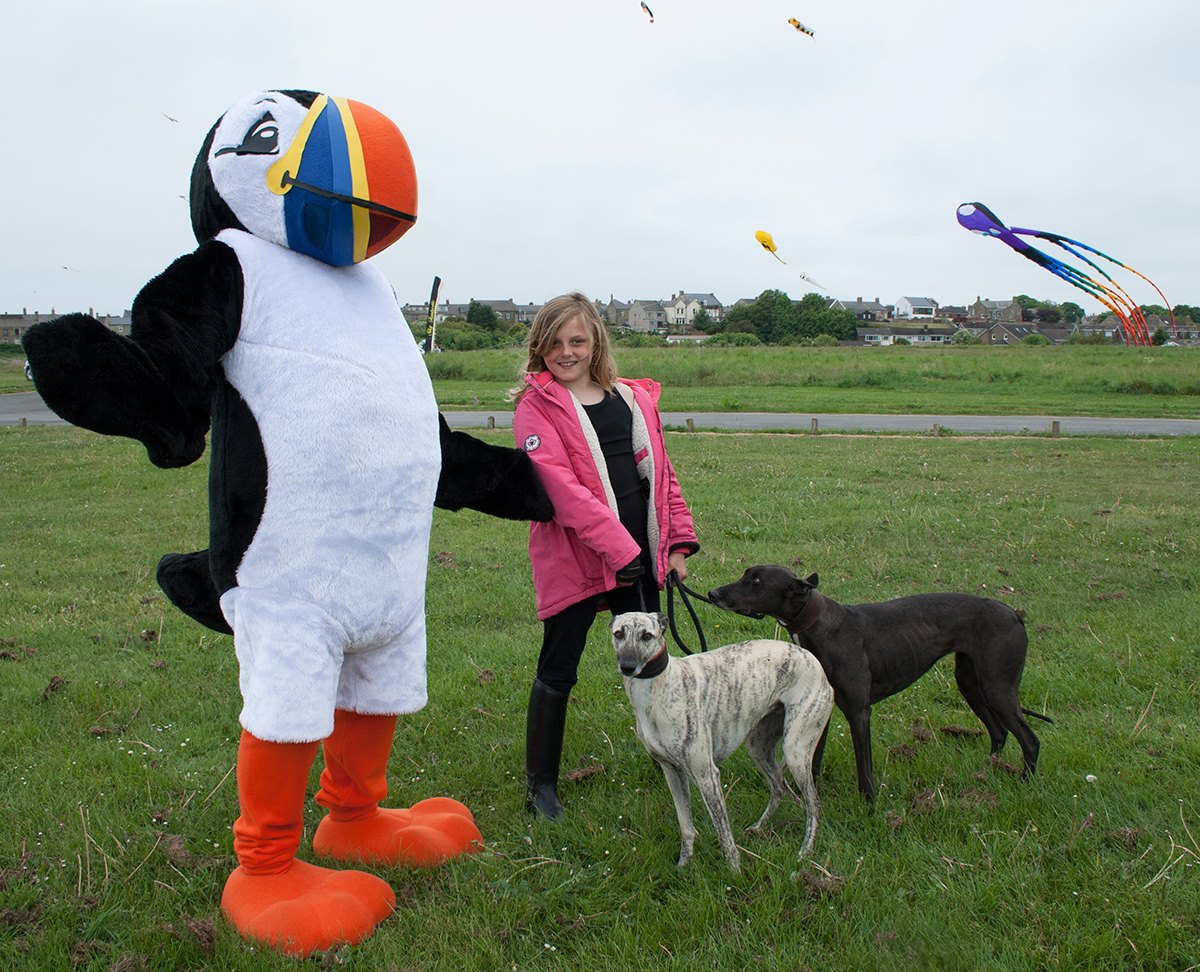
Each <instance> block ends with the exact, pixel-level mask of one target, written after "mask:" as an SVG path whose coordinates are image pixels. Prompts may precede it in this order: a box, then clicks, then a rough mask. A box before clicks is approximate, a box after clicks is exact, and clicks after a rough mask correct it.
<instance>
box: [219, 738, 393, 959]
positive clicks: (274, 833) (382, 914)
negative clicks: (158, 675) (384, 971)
mask: <svg viewBox="0 0 1200 972" xmlns="http://www.w3.org/2000/svg"><path fill="white" fill-rule="evenodd" d="M316 755H317V744H316V743H315V742H312V743H270V742H264V741H263V740H261V739H258V738H257V737H255V736H252V735H250V733H248V732H246V731H244V730H243V732H242V738H241V743H240V744H239V746H238V762H237V780H238V799H239V801H240V803H241V816H240V817H238V820H237V822H236V823H235V824H234V825H233V849H234V851H235V852H236V854H237V858H238V865H239V866H238V868H237V870H235V871H234V872H233V873H232V874H231V875H230V876H229V880H228V881H226V882H225V891H224V893H223V894H222V895H221V910H222V911H223V912H224V914H225V917H226V918H227V919H229V921H230V922H231V923H232V924H233V926H234V927H235V928H236V929H237V930H238V932H239V933H241V935H242V936H243V937H245V938H252V939H257V940H258V941H260V942H262V943H263V944H265V945H268V946H270V947H271V948H274V949H276V950H277V951H280V952H284V953H286V954H288V955H293V956H299V957H304V956H307V955H309V954H310V953H311V952H316V951H322V950H324V949H327V948H329V947H331V946H332V945H335V944H338V943H341V942H349V943H354V942H359V941H362V939H364V938H366V937H367V936H368V935H370V934H371V933H372V932H373V931H374V930H375V926H376V925H378V924H379V923H380V922H381V921H383V919H384V918H386V917H387V916H388V915H390V914H391V913H392V910H393V909H394V908H395V905H396V896H395V894H394V893H393V892H392V889H391V887H390V886H389V885H388V883H387V882H386V881H383V880H381V879H380V878H377V877H375V876H374V875H373V874H364V873H363V872H362V871H331V870H329V869H328V868H324V867H316V866H315V865H312V864H306V863H305V862H303V861H298V860H296V858H295V854H296V849H297V848H298V847H299V846H300V837H301V834H302V832H303V829H304V798H305V793H306V791H307V789H308V772H309V770H310V769H311V768H312V764H313V760H314V759H315V758H316Z"/></svg>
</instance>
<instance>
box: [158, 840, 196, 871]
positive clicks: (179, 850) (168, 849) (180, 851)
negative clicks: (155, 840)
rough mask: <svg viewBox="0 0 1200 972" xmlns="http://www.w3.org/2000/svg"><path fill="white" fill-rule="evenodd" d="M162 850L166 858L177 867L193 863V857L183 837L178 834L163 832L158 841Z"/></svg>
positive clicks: (188, 865)
mask: <svg viewBox="0 0 1200 972" xmlns="http://www.w3.org/2000/svg"><path fill="white" fill-rule="evenodd" d="M159 846H160V847H161V848H162V852H163V853H164V854H165V855H166V857H167V860H169V861H170V862H171V863H172V864H175V865H176V866H178V867H190V866H191V865H192V864H194V863H195V860H196V859H195V858H194V857H192V855H191V853H190V852H189V851H188V849H187V845H186V844H185V843H184V841H183V838H182V837H180V836H179V834H163V839H162V840H161V841H160V842H159Z"/></svg>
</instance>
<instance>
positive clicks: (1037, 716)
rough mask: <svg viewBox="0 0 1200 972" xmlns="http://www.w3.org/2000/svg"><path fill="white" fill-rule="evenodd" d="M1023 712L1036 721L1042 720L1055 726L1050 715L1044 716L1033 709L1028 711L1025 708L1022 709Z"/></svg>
mask: <svg viewBox="0 0 1200 972" xmlns="http://www.w3.org/2000/svg"><path fill="white" fill-rule="evenodd" d="M1021 711H1022V712H1024V713H1025V714H1026V715H1027V716H1033V717H1034V718H1035V719H1041V720H1042V722H1048V723H1050V724H1051V725H1054V720H1053V719H1051V718H1050V717H1049V716H1048V715H1042V714H1041V713H1040V712H1034V711H1033V710H1031V709H1026V708H1025V707H1024V706H1022V707H1021Z"/></svg>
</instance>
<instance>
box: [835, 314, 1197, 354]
mask: <svg viewBox="0 0 1200 972" xmlns="http://www.w3.org/2000/svg"><path fill="white" fill-rule="evenodd" d="M1146 327H1147V330H1148V331H1149V332H1150V334H1151V335H1153V334H1155V333H1156V332H1157V331H1158V330H1160V329H1161V330H1163V331H1164V332H1166V333H1167V334H1168V335H1170V336H1171V339H1172V340H1173V341H1175V343H1178V344H1184V343H1186V344H1195V343H1200V325H1196V324H1193V323H1192V321H1191V320H1190V319H1184V320H1183V321H1179V320H1177V321H1176V322H1175V330H1174V331H1172V330H1171V322H1170V321H1169V320H1167V319H1166V318H1164V317H1157V316H1154V315H1151V316H1150V317H1147V318H1146ZM959 331H966V332H967V333H968V334H970V336H971V337H973V338H978V339H979V340H980V341H981V342H983V343H984V344H1020V343H1021V341H1022V340H1023V339H1025V338H1027V337H1029V336H1030V335H1031V334H1037V335H1040V336H1041V337H1044V338H1045V339H1046V340H1048V341H1049V342H1050V343H1051V344H1063V343H1065V342H1066V341H1069V340H1070V339H1071V338H1072V337H1075V336H1079V337H1090V336H1093V335H1100V336H1102V337H1103V338H1104V339H1105V340H1107V341H1121V340H1123V330H1122V326H1121V322H1120V320H1119V319H1118V318H1117V316H1116V315H1115V314H1098V315H1096V316H1094V317H1085V318H1083V320H1081V321H1079V322H1078V323H1076V324H1072V325H1065V326H1061V327H1060V326H1053V327H1048V326H1043V325H1039V324H1025V323H1017V322H1016V321H1012V320H992V321H990V322H988V321H977V322H973V323H972V322H967V323H964V324H957V323H951V322H946V321H936V322H933V323H930V324H922V325H916V324H915V323H914V324H909V325H905V324H903V323H900V324H897V323H888V324H884V323H877V324H875V325H873V326H871V325H868V326H865V327H859V328H857V335H858V336H857V342H856V343H859V344H865V345H868V346H873V347H886V346H888V345H893V344H896V343H898V342H899V341H901V340H903V341H906V342H907V343H909V344H917V345H936V344H949V343H950V342H951V341H952V340H953V338H954V335H955V334H956V333H957V332H959Z"/></svg>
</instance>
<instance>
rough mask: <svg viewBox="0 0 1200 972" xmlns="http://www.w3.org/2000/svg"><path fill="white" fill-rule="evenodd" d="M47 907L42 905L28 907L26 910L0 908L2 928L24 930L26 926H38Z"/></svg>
mask: <svg viewBox="0 0 1200 972" xmlns="http://www.w3.org/2000/svg"><path fill="white" fill-rule="evenodd" d="M44 910H45V907H44V906H43V905H40V904H31V905H27V906H25V907H24V908H0V928H24V927H25V926H26V925H37V923H38V919H39V918H41V916H42V912H43V911H44Z"/></svg>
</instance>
